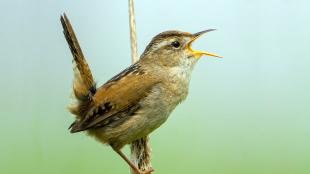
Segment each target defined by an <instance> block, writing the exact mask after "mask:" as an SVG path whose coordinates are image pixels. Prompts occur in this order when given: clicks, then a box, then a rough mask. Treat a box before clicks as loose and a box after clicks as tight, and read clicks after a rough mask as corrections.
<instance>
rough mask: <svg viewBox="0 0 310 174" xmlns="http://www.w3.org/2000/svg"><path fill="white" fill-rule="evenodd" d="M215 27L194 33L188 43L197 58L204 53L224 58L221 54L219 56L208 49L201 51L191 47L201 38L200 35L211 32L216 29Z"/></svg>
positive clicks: (187, 46)
mask: <svg viewBox="0 0 310 174" xmlns="http://www.w3.org/2000/svg"><path fill="white" fill-rule="evenodd" d="M214 30H215V29H208V30H204V31H201V32H198V33H195V34H193V38H192V39H191V40H190V41H189V42H188V43H187V44H186V48H187V49H188V50H189V51H190V52H191V53H192V54H193V55H194V56H195V57H196V58H200V57H201V56H202V55H207V56H212V57H218V58H223V57H221V56H218V55H216V54H212V53H208V52H206V51H199V50H193V49H192V48H191V45H192V43H193V42H194V41H195V40H196V39H197V38H199V37H200V36H202V35H203V34H205V33H207V32H210V31H214Z"/></svg>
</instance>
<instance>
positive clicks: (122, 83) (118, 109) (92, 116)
mask: <svg viewBox="0 0 310 174" xmlns="http://www.w3.org/2000/svg"><path fill="white" fill-rule="evenodd" d="M157 83H159V81H158V79H157V78H156V77H153V76H151V75H150V74H147V73H145V72H144V71H142V70H141V68H140V67H139V64H135V65H132V66H131V67H129V68H128V69H126V70H125V71H123V72H122V73H120V74H119V75H117V76H115V77H114V78H112V79H111V80H110V81H108V82H107V83H106V84H104V85H103V86H102V87H100V88H98V89H97V92H96V93H95V95H94V96H93V98H92V99H93V105H92V107H90V108H89V110H88V113H87V114H86V116H85V117H84V119H83V120H81V121H79V122H76V123H74V125H73V126H72V129H71V132H79V131H83V130H86V129H90V128H97V127H102V126H105V125H108V124H110V123H111V122H113V121H116V120H119V119H121V118H123V117H125V116H128V115H131V114H133V113H134V112H135V111H136V110H138V109H139V104H138V103H139V101H140V100H142V99H143V98H145V97H146V96H147V95H148V94H149V92H150V91H151V89H152V88H153V87H154V85H156V84H157Z"/></svg>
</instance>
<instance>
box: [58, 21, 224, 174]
mask: <svg viewBox="0 0 310 174" xmlns="http://www.w3.org/2000/svg"><path fill="white" fill-rule="evenodd" d="M61 21H62V24H63V27H64V34H65V36H66V39H67V41H68V43H69V46H70V49H71V51H72V54H73V56H74V61H73V62H74V63H75V68H74V71H75V77H74V82H73V92H74V95H75V98H76V100H77V102H76V104H75V105H73V106H71V108H70V111H71V113H73V114H74V115H76V120H75V122H74V123H73V124H72V125H71V126H70V130H71V133H76V132H80V131H85V132H86V133H87V134H88V135H90V136H92V137H94V138H95V139H97V140H98V141H99V142H101V143H103V144H108V145H110V146H111V147H112V148H113V150H114V151H115V152H117V153H118V154H119V155H120V156H121V157H122V158H123V159H124V160H125V161H126V162H127V163H128V164H129V166H130V167H131V168H132V169H133V170H134V171H135V172H136V173H137V174H144V173H151V171H152V170H150V171H140V170H139V169H138V167H137V166H135V165H134V164H133V163H132V162H131V161H130V160H129V159H128V158H127V157H126V156H125V155H124V154H123V153H122V152H121V149H122V147H123V146H125V145H126V144H129V143H131V142H133V141H135V140H137V139H140V138H142V137H145V136H147V135H148V134H150V133H151V132H152V131H154V130H155V129H156V128H158V127H159V126H160V125H162V124H163V123H164V122H165V121H166V120H167V118H168V117H169V115H170V114H171V112H172V111H173V110H174V108H175V107H176V106H177V105H178V104H179V103H180V102H182V101H183V100H185V98H186V96H187V94H188V87H189V82H190V78H191V73H192V70H193V68H194V66H195V64H196V62H197V61H198V60H199V58H200V57H202V56H203V55H207V56H214V57H220V56H217V55H215V54H211V53H208V52H205V51H197V50H193V49H192V48H191V44H192V43H193V41H195V40H196V39H197V38H198V37H200V36H201V35H203V34H204V33H207V32H210V31H213V29H209V30H205V31H202V32H198V33H195V34H190V33H187V32H181V31H166V32H162V33H160V34H158V35H157V36H155V37H154V38H153V39H152V41H151V42H150V43H149V44H148V46H147V47H146V49H145V51H144V52H143V54H142V55H141V57H140V59H139V61H138V62H136V63H134V64H133V65H131V66H130V67H128V68H127V69H125V70H124V71H122V72H121V73H119V74H118V75H116V76H114V77H113V78H111V79H110V80H109V81H107V82H106V83H105V84H104V85H102V86H101V87H99V88H96V87H95V83H94V80H93V77H92V74H91V72H90V70H89V67H88V65H87V63H86V60H85V58H84V56H83V54H82V51H81V49H80V47H79V45H78V42H77V39H76V38H75V35H74V32H73V30H72V28H71V25H70V23H69V21H68V19H67V17H66V16H62V17H61Z"/></svg>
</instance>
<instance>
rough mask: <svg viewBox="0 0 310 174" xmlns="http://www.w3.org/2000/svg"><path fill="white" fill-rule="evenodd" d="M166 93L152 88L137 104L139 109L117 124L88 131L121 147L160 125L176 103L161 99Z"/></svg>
mask: <svg viewBox="0 0 310 174" xmlns="http://www.w3.org/2000/svg"><path fill="white" fill-rule="evenodd" d="M163 95H167V94H165V93H164V92H163V91H162V89H160V88H158V89H154V90H153V92H152V93H151V94H150V95H149V96H147V97H146V98H145V99H144V100H143V101H141V102H140V103H139V104H140V105H141V107H140V109H139V110H138V111H137V112H136V113H135V114H134V115H132V116H128V117H127V118H126V119H125V121H123V122H122V123H121V124H119V125H117V126H113V127H111V126H106V127H103V128H100V129H96V130H90V131H88V132H89V134H90V135H93V136H95V138H97V139H98V140H99V141H101V142H104V143H108V144H110V145H112V146H114V147H116V148H121V147H123V146H124V145H126V144H129V143H131V142H132V141H134V140H137V139H139V138H142V137H144V136H146V135H148V134H150V133H151V132H152V131H154V130H155V129H156V128H158V127H159V126H160V125H162V124H163V123H164V122H165V121H166V120H167V118H168V116H169V115H170V113H171V112H172V111H173V109H174V108H175V106H176V105H177V104H178V102H177V101H175V102H174V101H171V100H163V98H165V97H166V96H163Z"/></svg>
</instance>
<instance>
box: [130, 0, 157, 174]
mask: <svg viewBox="0 0 310 174" xmlns="http://www.w3.org/2000/svg"><path fill="white" fill-rule="evenodd" d="M128 1H129V27H130V47H131V61H132V63H135V62H136V61H138V53H137V35H136V23H135V13H134V0H128ZM148 141H149V138H148V137H143V138H141V139H139V140H136V141H134V142H132V143H131V146H130V150H131V160H132V161H133V162H134V164H135V165H137V166H138V168H139V169H140V170H142V171H143V170H149V169H151V168H152V165H151V160H150V159H151V148H150V146H149V143H148ZM131 173H132V174H135V173H134V172H133V171H131Z"/></svg>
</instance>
